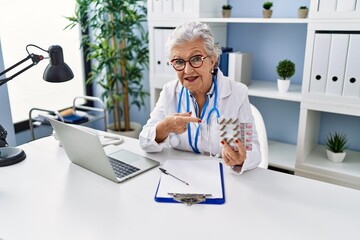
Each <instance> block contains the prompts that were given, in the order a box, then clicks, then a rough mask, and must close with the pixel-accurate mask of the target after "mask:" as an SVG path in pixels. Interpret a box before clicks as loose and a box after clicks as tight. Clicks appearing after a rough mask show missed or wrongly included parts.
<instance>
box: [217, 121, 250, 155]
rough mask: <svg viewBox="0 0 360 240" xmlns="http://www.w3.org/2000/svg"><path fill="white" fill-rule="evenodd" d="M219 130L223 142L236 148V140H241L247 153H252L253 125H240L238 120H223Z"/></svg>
mask: <svg viewBox="0 0 360 240" xmlns="http://www.w3.org/2000/svg"><path fill="white" fill-rule="evenodd" d="M219 130H220V137H221V138H222V140H223V141H226V142H227V143H228V144H230V145H231V146H235V139H239V140H240V141H241V142H242V143H243V144H244V146H245V148H246V151H252V137H253V124H252V123H240V122H239V121H238V119H237V118H236V119H231V118H229V119H226V118H223V119H221V120H220V122H219Z"/></svg>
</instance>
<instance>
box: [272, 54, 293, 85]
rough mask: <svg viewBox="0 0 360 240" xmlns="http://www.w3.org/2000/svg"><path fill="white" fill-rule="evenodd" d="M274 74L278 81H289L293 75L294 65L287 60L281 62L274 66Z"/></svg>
mask: <svg viewBox="0 0 360 240" xmlns="http://www.w3.org/2000/svg"><path fill="white" fill-rule="evenodd" d="M276 72H277V74H278V75H279V77H280V79H283V80H285V79H289V78H291V77H292V76H293V75H294V74H295V64H294V63H293V62H292V61H290V60H288V59H285V60H282V61H280V62H279V63H278V65H277V66H276Z"/></svg>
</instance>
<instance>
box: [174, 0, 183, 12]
mask: <svg viewBox="0 0 360 240" xmlns="http://www.w3.org/2000/svg"><path fill="white" fill-rule="evenodd" d="M173 4H174V12H175V13H182V12H183V11H184V10H183V0H174V2H173Z"/></svg>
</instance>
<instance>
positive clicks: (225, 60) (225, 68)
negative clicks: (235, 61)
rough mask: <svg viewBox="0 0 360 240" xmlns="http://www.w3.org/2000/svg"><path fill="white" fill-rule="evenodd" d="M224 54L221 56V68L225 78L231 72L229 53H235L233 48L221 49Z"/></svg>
mask: <svg viewBox="0 0 360 240" xmlns="http://www.w3.org/2000/svg"><path fill="white" fill-rule="evenodd" d="M221 50H222V53H221V55H220V63H219V68H220V70H221V72H222V73H223V74H224V76H228V72H229V53H230V52H232V51H233V49H232V48H231V47H223V48H221Z"/></svg>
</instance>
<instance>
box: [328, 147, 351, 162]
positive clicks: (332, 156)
mask: <svg viewBox="0 0 360 240" xmlns="http://www.w3.org/2000/svg"><path fill="white" fill-rule="evenodd" d="M326 155H327V157H328V159H329V160H330V161H332V162H334V163H340V162H342V161H344V158H345V156H346V152H342V153H334V152H332V151H330V150H328V149H326Z"/></svg>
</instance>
